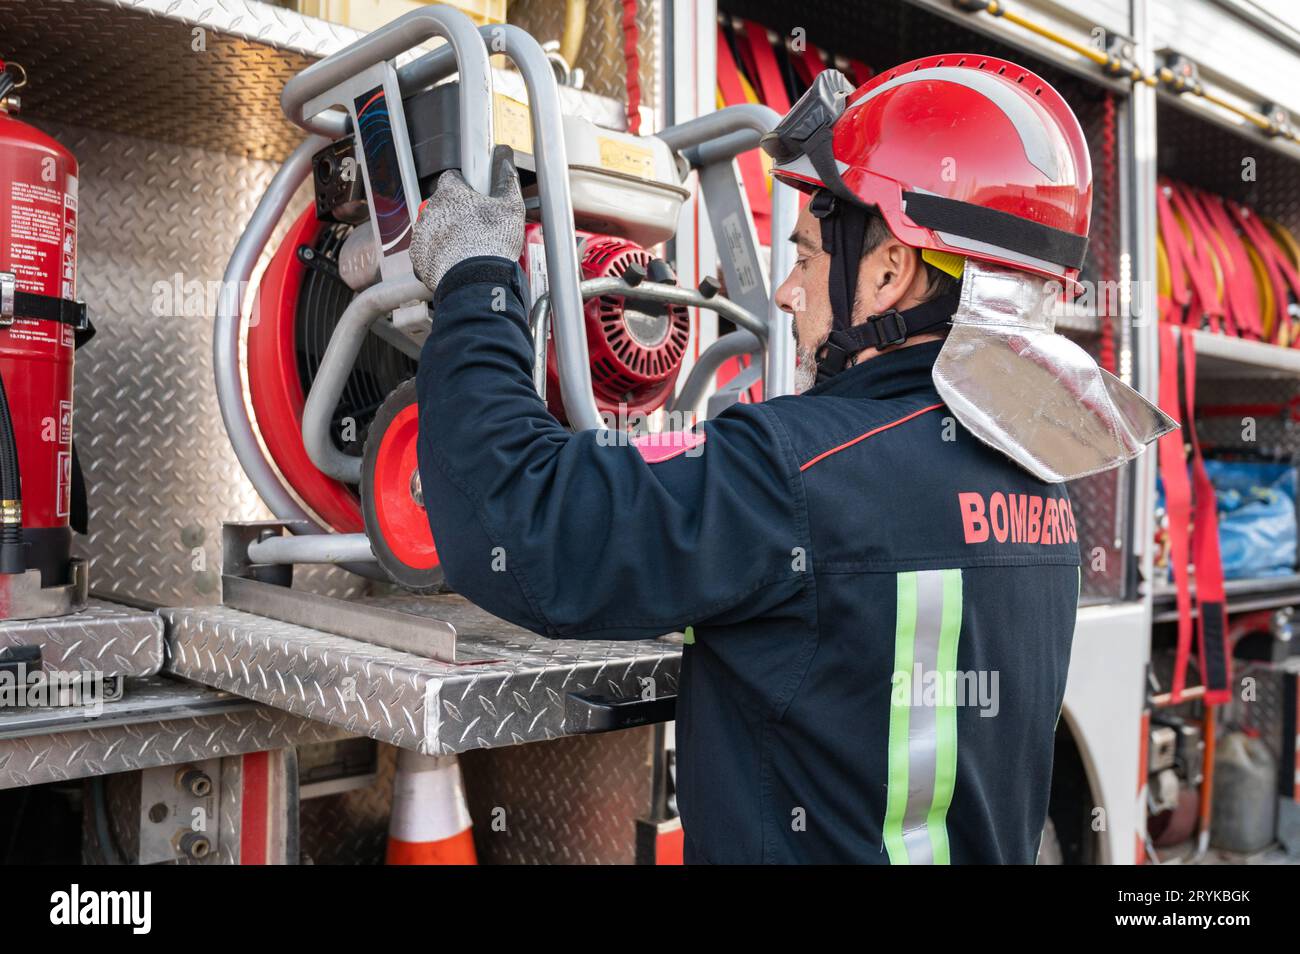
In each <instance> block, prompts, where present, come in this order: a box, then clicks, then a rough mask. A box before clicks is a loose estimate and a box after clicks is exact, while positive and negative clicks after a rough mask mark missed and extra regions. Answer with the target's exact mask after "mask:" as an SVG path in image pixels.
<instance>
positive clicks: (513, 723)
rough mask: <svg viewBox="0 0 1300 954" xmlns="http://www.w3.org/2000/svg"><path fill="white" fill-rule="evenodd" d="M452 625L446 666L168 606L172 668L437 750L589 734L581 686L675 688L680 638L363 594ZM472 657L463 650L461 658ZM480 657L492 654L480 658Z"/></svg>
mask: <svg viewBox="0 0 1300 954" xmlns="http://www.w3.org/2000/svg"><path fill="white" fill-rule="evenodd" d="M357 603H358V604H361V605H373V606H380V607H384V608H387V609H394V610H399V611H401V612H405V613H410V614H415V615H422V616H427V617H429V618H430V619H437V620H440V621H443V622H448V623H451V624H452V625H453V626H454V627H455V629H456V639H457V653H458V658H468V659H474V660H476V661H474V662H471V663H464V664H457V663H447V662H440V661H438V660H434V659H429V658H426V657H423V656H416V655H412V654H411V653H406V652H402V651H400V650H396V649H388V648H385V647H383V646H376V645H373V644H370V643H364V642H361V641H359V640H356V639H350V638H348V637H346V636H337V635H334V634H332V633H326V632H323V631H321V630H318V629H312V628H309V627H306V626H298V625H294V624H292V623H284V622H280V621H278V620H274V619H269V618H267V617H264V616H257V615H254V614H252V613H246V612H242V611H240V610H235V609H230V608H228V607H224V606H204V607H194V608H177V609H163V610H160V611H159V614H160V615H161V616H162V618H163V619H164V620H165V622H166V624H167V634H166V639H167V650H168V664H167V668H168V671H170V672H171V673H173V674H175V675H178V676H182V677H184V678H186V679H193V680H194V681H196V682H201V683H203V684H205V685H209V686H212V687H214V688H218V689H225V690H228V691H230V692H234V693H237V694H238V695H241V696H246V697H248V698H250V699H254V700H256V701H258V702H263V703H266V704H267V705H270V706H274V707H276V708H277V709H282V710H284V711H286V712H290V713H293V714H295V715H298V716H301V717H304V718H308V719H314V720H318V721H320V722H324V723H329V724H330V725H333V726H337V727H339V728H341V729H345V730H347V731H348V732H351V733H354V734H360V735H367V736H369V737H370V738H373V739H378V740H379V741H381V742H388V743H390V744H392V745H397V746H401V747H403V748H409V749H415V750H417V751H421V752H425V753H430V754H444V753H451V752H463V751H467V750H470V749H477V748H493V747H497V746H504V745H515V744H518V743H521V742H534V741H540V740H543V739H554V738H559V737H561V736H565V735H572V734H574V733H575V732H581V731H583V727H582V726H577V725H574V724H572V723H571V721H570V719H569V718H568V716H567V713H566V707H567V701H568V696H569V694H570V693H573V692H588V693H599V694H603V695H607V696H614V697H629V696H631V697H635V696H639V695H642V694H643V692H644V690H645V688H646V685H647V680H650V681H652V683H650V684H652V685H653V687H654V692H655V693H656V695H668V694H671V693H676V691H677V678H678V671H679V668H680V664H681V637H680V636H667V637H661V638H660V639H656V640H626V641H621V640H573V639H567V640H566V639H546V638H544V637H541V636H537V635H534V634H533V633H530V632H528V631H527V630H524V629H521V628H520V627H518V626H514V625H512V624H510V623H507V622H505V621H503V620H500V619H497V618H496V617H495V616H492V615H491V614H489V613H487V612H485V611H483V610H481V609H479V608H478V607H476V606H474V605H473V604H471V603H469V602H468V601H466V600H465V599H464V598H462V597H459V596H451V595H447V596H429V597H417V596H409V595H403V596H391V597H379V598H372V599H364V600H358V601H357ZM462 653H463V657H462V655H461V654H462ZM477 660H481V661H477Z"/></svg>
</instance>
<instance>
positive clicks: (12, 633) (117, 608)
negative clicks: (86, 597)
mask: <svg viewBox="0 0 1300 954" xmlns="http://www.w3.org/2000/svg"><path fill="white" fill-rule="evenodd" d="M33 645H34V646H40V648H41V668H42V669H44V670H46V671H47V672H48V671H51V670H58V671H60V672H65V673H72V672H75V673H96V674H99V675H101V676H127V677H130V676H152V675H153V674H155V673H156V672H158V670H159V669H161V668H162V663H163V627H162V620H160V619H159V618H158V616H157V615H156V614H155V613H152V612H149V611H148V610H141V609H135V608H133V607H130V606H123V605H122V604H120V603H111V602H109V601H107V600H102V599H95V598H92V599H91V600H90V601H89V602H88V603H87V604H86V607H85V608H84V609H82V610H80V611H79V612H76V613H69V614H68V615H67V616H57V617H51V618H48V619H29V620H9V621H6V622H0V647H5V646H33Z"/></svg>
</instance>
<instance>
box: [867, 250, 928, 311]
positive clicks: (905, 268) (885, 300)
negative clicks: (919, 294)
mask: <svg viewBox="0 0 1300 954" xmlns="http://www.w3.org/2000/svg"><path fill="white" fill-rule="evenodd" d="M919 267H920V255H918V254H917V252H916V249H914V248H911V247H910V246H908V245H904V244H903V243H902V242H900V241H898V240H897V239H895V238H889V239H886V240H885V241H883V242H881V243H880V244H879V245H878V246H876V248H875V249H873V250H872V252H871V253H870V254H869V255H866V256H864V257H863V259H862V268H861V271H860V272H859V274H858V289H859V294H858V300H859V301H860V302H863V303H864V304H865V306H866V308H867V309H868V310H866V311H865V312H864V314H877V315H878V314H881V313H882V312H886V311H888V310H889V309H891V308H896V307H897V306H898V303H899V302H900V301H902V300H903V298H904V296H906V294H907V291H908V289H909V288H911V287H912V283H913V282H914V281H915V280H916V271H917V269H918V268H919ZM864 290H865V291H868V292H869V293H870V295H871V300H870V301H868V300H866V296H864V295H862V294H861V292H862V291H864ZM858 317H859V316H856V315H855V316H854V319H855V320H858Z"/></svg>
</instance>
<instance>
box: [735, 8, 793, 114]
mask: <svg viewBox="0 0 1300 954" xmlns="http://www.w3.org/2000/svg"><path fill="white" fill-rule="evenodd" d="M745 40H746V41H747V42H748V44H749V55H750V58H751V59H752V60H753V62H754V70H755V72H754V74H753V78H754V85H755V87H757V92H758V98H759V100H760V101H761V102H762V103H763V105H765V106H771V107H772V108H773V109H775V110H776V111H777V112H778V113H780V114H781V115H782V116H784V115H785V114H786V113H788V112H789V111H790V96H789V94H788V93H787V92H786V90H785V80H784V79H783V78H782V76H781V67H780V66H779V65H778V64H777V62H776V53H775V51H774V50H773V49H772V43H771V41H770V40H769V39H768V38H767V27H765V26H763V25H762V24H761V23H755V22H753V21H752V20H747V21H746V22H745Z"/></svg>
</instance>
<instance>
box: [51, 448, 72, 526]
mask: <svg viewBox="0 0 1300 954" xmlns="http://www.w3.org/2000/svg"><path fill="white" fill-rule="evenodd" d="M58 466H59V484H58V489H57V496H56V498H55V499H56V503H55V505H54V507H55V509H54V515H55V516H56V517H66V516H67V515H68V513H69V512H70V511H71V509H72V452H71V451H59V462H58Z"/></svg>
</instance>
